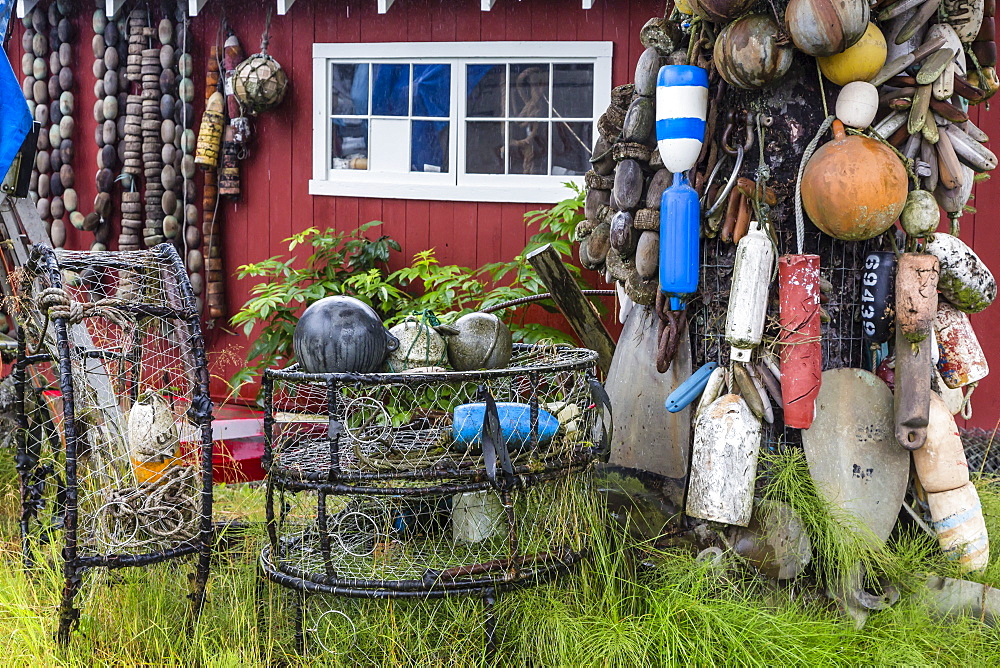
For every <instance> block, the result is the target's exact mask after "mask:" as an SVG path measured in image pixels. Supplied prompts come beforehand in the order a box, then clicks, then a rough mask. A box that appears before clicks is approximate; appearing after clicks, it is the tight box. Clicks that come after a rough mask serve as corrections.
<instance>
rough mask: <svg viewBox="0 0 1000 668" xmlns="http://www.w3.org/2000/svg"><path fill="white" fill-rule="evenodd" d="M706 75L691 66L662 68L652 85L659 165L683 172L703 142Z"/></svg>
mask: <svg viewBox="0 0 1000 668" xmlns="http://www.w3.org/2000/svg"><path fill="white" fill-rule="evenodd" d="M707 114H708V72H706V71H705V70H704V69H703V68H701V67H695V66H693V65H664V66H663V67H661V68H660V75H659V77H658V79H657V83H656V143H657V146H658V147H659V149H660V157H661V158H662V159H663V165H664V166H665V167H666V168H667V169H669V170H670V171H671V172H673V173H675V174H676V173H678V172H686V171H688V170H689V169H691V168H692V167H694V165H695V163H696V162H697V161H698V155H699V154H700V153H701V146H702V144H703V143H704V141H705V117H706V116H707Z"/></svg>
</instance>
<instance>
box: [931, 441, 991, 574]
mask: <svg viewBox="0 0 1000 668" xmlns="http://www.w3.org/2000/svg"><path fill="white" fill-rule="evenodd" d="M925 447H926V446H925ZM927 505H928V506H930V510H931V519H932V520H933V527H934V531H935V533H937V536H938V543H939V544H940V545H941V550H942V551H943V552H944V553H945V555H946V556H948V557H949V558H952V559H957V560H958V563H959V566H960V567H961V569H962V570H963V571H964V572H966V573H970V572H972V571H978V570H981V569H983V568H986V565H987V564H988V563H989V561H990V539H989V536H988V535H987V533H986V520H985V519H984V518H983V507H982V504H980V502H979V493H978V492H977V491H976V487H975V485H973V484H972V483H971V482H968V483H965V484H964V485H963V486H961V487H959V488H958V489H953V490H950V491H947V492H938V493H936V494H930V493H929V494H928V495H927Z"/></svg>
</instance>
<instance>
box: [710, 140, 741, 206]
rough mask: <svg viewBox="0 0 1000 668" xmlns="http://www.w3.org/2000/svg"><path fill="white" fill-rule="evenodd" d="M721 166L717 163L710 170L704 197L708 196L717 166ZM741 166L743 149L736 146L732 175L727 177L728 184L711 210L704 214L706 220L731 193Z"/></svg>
mask: <svg viewBox="0 0 1000 668" xmlns="http://www.w3.org/2000/svg"><path fill="white" fill-rule="evenodd" d="M721 164H722V161H721V160H720V161H719V162H718V163H716V165H715V169H714V170H712V175H711V176H709V178H708V184H707V185H706V186H705V194H706V196H707V194H708V189H709V186H711V185H712V180H713V179H714V178H715V174H716V171H717V170H718V169H719V165H721ZM742 166H743V147H742V146H737V147H736V163H735V164H734V165H733V173H732V175H731V176H730V177H729V182H728V183H726V187H725V188H723V189H722V192H721V193H719V197H718V199H716V200H715V204H713V205H712V206H711V208H710V209H709V210H708V211H706V212H705V217H706V218H708V217H709V216H711V215H712V214H713V213H715V211H716V209H718V208H719V206H720V205H721V204H722V203H723V202H724V201H725V200H726V198H727V197H729V193H730V192H732V190H733V186H734V185H736V176H737V174H739V173H740V167H742Z"/></svg>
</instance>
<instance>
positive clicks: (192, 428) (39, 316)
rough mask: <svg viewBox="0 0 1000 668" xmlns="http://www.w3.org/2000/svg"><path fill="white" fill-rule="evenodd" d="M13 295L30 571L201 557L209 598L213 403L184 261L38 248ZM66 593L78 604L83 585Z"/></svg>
mask: <svg viewBox="0 0 1000 668" xmlns="http://www.w3.org/2000/svg"><path fill="white" fill-rule="evenodd" d="M16 284H17V286H18V289H17V296H16V298H15V304H14V310H15V312H16V313H17V318H18V323H19V335H20V342H19V345H20V348H19V355H18V358H19V359H18V368H17V371H16V374H15V395H16V397H15V403H16V413H17V417H18V420H19V422H20V426H21V427H22V430H21V432H20V436H19V439H18V441H19V442H18V470H19V472H20V475H21V478H22V482H23V483H24V484H23V485H22V504H23V510H24V522H23V525H22V526H23V528H24V540H25V556H26V558H27V559H28V560H29V562H30V560H31V559H32V555H33V553H34V551H35V550H36V549H37V548H38V547H40V546H41V545H43V544H45V543H50V542H56V543H58V542H62V543H63V544H64V546H65V547H64V549H63V552H62V554H63V558H64V559H65V560H66V562H67V563H68V564H69V566H70V567H71V569H72V570H74V571H76V572H77V573H78V572H80V571H82V570H83V569H85V568H87V567H92V566H127V565H142V564H147V563H152V562H155V561H159V560H161V559H164V558H167V557H173V556H179V555H182V554H187V553H193V552H200V553H201V557H202V559H201V563H200V564H199V577H198V578H197V587H198V588H203V586H204V581H205V579H206V578H207V568H208V550H209V546H210V538H211V470H210V468H206V467H210V462H211V448H212V440H211V401H210V400H209V398H208V372H207V368H206V364H205V353H204V347H203V341H202V337H201V331H200V326H199V323H198V314H197V311H196V309H195V302H194V296H193V294H192V291H191V285H190V283H189V282H188V278H187V274H186V272H185V270H184V267H183V265H182V264H181V262H180V258H179V257H178V255H177V252H176V251H175V250H174V249H173V247H172V246H170V245H169V244H163V245H160V246H157V247H156V248H154V249H151V250H148V251H124V252H77V251H58V252H54V251H52V250H51V249H49V248H46V247H43V246H35V247H34V248H33V249H32V254H31V258H30V260H29V262H28V263H27V265H26V266H25V267H23V268H22V269H20V270H19V271H18V275H17V276H16ZM70 580H72V582H70V583H69V584H70V586H69V587H68V588H67V590H68V597H69V598H68V601H71V600H72V595H73V593H75V589H76V587H77V586H78V585H79V577H78V575H75V576H73V577H71V578H70ZM65 605H69V603H67V601H64V606H65ZM64 612H65V610H64Z"/></svg>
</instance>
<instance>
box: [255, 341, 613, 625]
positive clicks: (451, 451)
mask: <svg viewBox="0 0 1000 668" xmlns="http://www.w3.org/2000/svg"><path fill="white" fill-rule="evenodd" d="M596 361H597V353H595V352H593V351H590V350H583V349H557V350H552V349H546V348H542V347H534V346H525V345H516V346H514V349H513V358H512V360H511V362H510V365H509V366H507V367H505V368H501V369H492V370H488V371H471V372H449V371H441V372H427V373H424V372H419V371H418V372H415V373H414V372H409V373H387V374H307V373H301V372H299V371H298V369H297V367H290V368H289V369H287V370H281V371H277V370H268V371H267V372H265V375H264V384H263V391H264V402H265V417H264V435H265V454H264V464H265V467H266V469H267V471H268V484H267V499H266V504H267V505H266V511H267V532H268V537H269V542H268V545H266V546H265V548H264V549H263V551H262V553H261V557H260V563H261V567H262V572H263V574H264V576H265V577H266V578H268V579H269V580H271V581H273V582H276V583H278V584H280V585H283V586H285V587H288V588H290V589H292V590H296V591H298V592H304V593H309V594H331V595H335V596H342V597H349V598H358V599H414V600H416V601H418V602H419V601H425V602H426V601H427V600H428V599H437V598H443V597H450V596H472V597H479V598H482V599H484V600H486V601H489V600H492V599H493V598H494V597H495V596H497V595H498V594H499V593H501V592H504V591H507V590H511V589H514V588H517V587H523V586H528V585H532V584H535V583H539V582H543V581H548V580H551V579H553V578H556V577H557V576H559V575H560V574H562V573H564V572H566V571H568V570H570V569H571V568H572V567H573V566H574V565H575V564H576V563H577V562H578V561H579V560H580V559H582V558H583V556H584V554H585V551H586V548H587V534H588V532H589V529H588V528H587V523H586V522H580V521H579V520H580V518H581V517H582V518H586V517H589V516H590V515H589V514H588V508H587V507H585V506H586V504H588V503H591V502H592V501H593V499H594V494H593V493H592V491H591V490H590V488H589V476H588V475H585V474H584V472H585V471H586V469H587V465H588V464H589V463H590V462H591V461H593V460H595V459H596V458H598V457H600V456H603V455H604V453H606V452H607V446H608V439H609V437H610V434H609V429H607V428H605V416H606V413H605V409H606V407H607V404H606V402H605V398H606V395H605V394H604V391H603V388H602V387H601V386H600V384H599V383H598V382H597V380H596V378H595V377H594V376H593V370H594V365H595V363H596ZM607 410H610V409H607ZM491 629H492V627H491V626H490V625H489V624H485V622H484V630H485V632H486V640H487V643H488V644H489V643H490V639H491V634H492V630H491ZM300 633H301V630H300Z"/></svg>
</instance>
